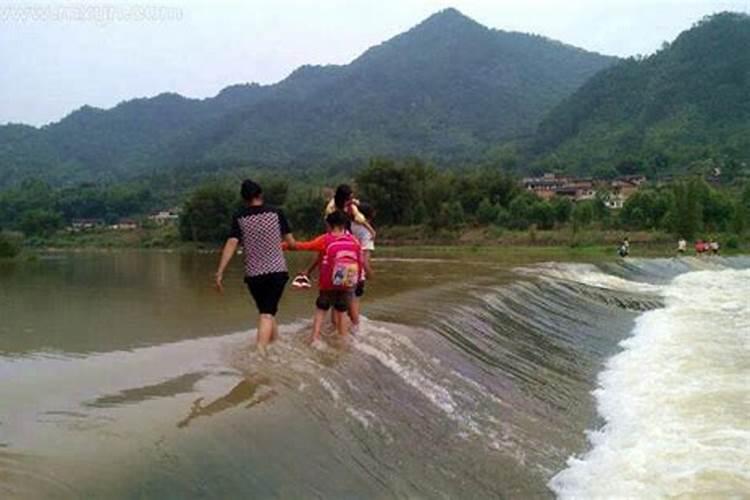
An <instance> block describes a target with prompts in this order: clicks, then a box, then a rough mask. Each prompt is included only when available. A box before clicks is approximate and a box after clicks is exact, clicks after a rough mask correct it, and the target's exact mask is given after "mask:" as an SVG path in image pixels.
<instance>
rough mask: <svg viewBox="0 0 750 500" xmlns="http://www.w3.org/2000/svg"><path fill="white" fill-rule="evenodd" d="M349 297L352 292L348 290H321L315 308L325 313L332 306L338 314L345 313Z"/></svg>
mask: <svg viewBox="0 0 750 500" xmlns="http://www.w3.org/2000/svg"><path fill="white" fill-rule="evenodd" d="M351 296H352V292H351V291H349V290H321V291H320V295H318V300H316V301H315V307H317V308H318V309H321V310H323V311H327V310H329V309H330V308H331V306H333V308H334V309H335V310H337V311H339V312H346V311H348V310H349V301H350V300H351Z"/></svg>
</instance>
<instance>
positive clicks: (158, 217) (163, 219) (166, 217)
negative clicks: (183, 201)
mask: <svg viewBox="0 0 750 500" xmlns="http://www.w3.org/2000/svg"><path fill="white" fill-rule="evenodd" d="M148 218H149V220H150V221H153V222H155V223H156V224H158V225H160V226H163V225H165V224H176V223H177V221H178V220H179V218H180V210H179V209H178V208H170V209H169V210H161V211H159V212H155V213H153V214H151V215H149V216H148Z"/></svg>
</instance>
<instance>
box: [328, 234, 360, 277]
mask: <svg viewBox="0 0 750 500" xmlns="http://www.w3.org/2000/svg"><path fill="white" fill-rule="evenodd" d="M361 256H362V250H361V249H360V246H359V243H358V242H357V240H356V238H354V236H352V235H351V234H344V235H341V236H334V235H332V234H329V235H327V236H326V251H325V255H324V256H323V262H322V263H321V267H320V280H321V289H325V290H352V289H354V287H355V286H357V282H358V281H359V278H360V268H361Z"/></svg>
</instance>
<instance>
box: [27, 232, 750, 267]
mask: <svg viewBox="0 0 750 500" xmlns="http://www.w3.org/2000/svg"><path fill="white" fill-rule="evenodd" d="M625 236H627V237H628V238H629V240H630V242H631V247H632V249H631V252H632V253H631V255H633V256H642V257H659V256H671V255H674V252H675V248H676V239H675V237H674V236H672V235H670V234H668V233H665V232H663V231H633V232H626V231H621V230H604V229H586V230H580V231H576V232H573V231H572V229H571V228H561V229H553V230H536V229H534V228H532V229H529V230H524V231H520V230H508V229H502V228H498V227H492V226H490V227H466V228H462V229H455V230H439V231H434V230H431V229H429V228H428V227H426V226H396V227H383V228H379V229H378V237H377V246H378V254H379V255H392V254H397V253H399V252H401V251H403V250H404V249H406V248H408V249H409V250H410V251H411V250H414V251H417V252H420V253H424V254H425V255H441V254H448V253H450V254H451V255H452V256H454V257H455V256H456V255H467V256H468V255H476V254H482V255H489V256H491V255H493V254H497V255H498V256H502V257H503V258H505V257H507V255H509V254H510V255H513V254H519V255H520V254H526V255H534V256H537V257H539V258H544V257H548V258H549V259H552V260H563V259H573V260H581V259H592V258H604V257H610V256H612V255H614V254H615V251H616V248H617V246H618V245H619V243H620V241H622V238H623V237H625ZM710 236H711V237H715V238H717V240H718V241H719V242H720V243H721V244H722V254H730V255H732V254H740V253H747V252H749V251H750V241H748V238H747V237H744V238H739V237H737V236H736V235H732V234H718V235H710ZM297 237H298V238H299V239H306V238H307V237H308V235H299V234H298V235H297ZM705 237H709V235H706V236H705ZM220 247H221V243H201V242H190V241H183V240H182V239H181V238H180V235H179V232H178V231H177V228H176V227H175V226H159V227H150V228H137V229H133V230H128V231H116V230H107V229H96V230H88V231H80V232H62V231H61V232H58V233H56V234H55V235H53V236H51V237H48V238H30V239H27V240H25V241H24V244H23V249H24V253H26V254H32V255H33V254H35V253H37V252H39V251H68V250H70V251H77V250H117V249H123V250H134V249H146V250H172V251H181V252H206V251H208V252H215V251H218V250H219V249H220ZM457 250H458V251H457ZM690 253H692V251H691V252H690ZM534 260H538V259H534Z"/></svg>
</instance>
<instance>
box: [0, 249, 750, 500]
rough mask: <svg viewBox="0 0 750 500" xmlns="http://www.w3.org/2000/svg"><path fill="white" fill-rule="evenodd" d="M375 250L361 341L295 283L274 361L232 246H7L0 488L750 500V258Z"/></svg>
mask: <svg viewBox="0 0 750 500" xmlns="http://www.w3.org/2000/svg"><path fill="white" fill-rule="evenodd" d="M385 255H387V256H381V257H379V258H378V259H376V261H375V268H376V271H377V276H376V279H375V280H373V281H372V282H371V283H369V284H368V291H367V295H366V299H365V301H364V304H363V312H364V315H365V316H366V319H365V320H364V322H363V325H362V328H361V331H360V332H359V333H358V335H357V336H356V338H354V339H353V341H352V342H351V343H350V345H348V346H340V345H337V344H336V342H335V339H333V338H328V342H327V343H326V347H324V348H320V349H314V348H310V347H309V346H308V345H307V344H306V343H305V338H306V337H307V335H308V334H309V330H310V318H311V316H312V312H313V310H312V308H313V303H314V298H315V294H314V292H311V291H308V292H299V291H292V290H289V291H288V292H287V293H286V294H285V297H284V299H283V302H282V305H281V313H280V316H279V320H280V323H281V324H282V328H281V340H280V341H279V342H278V343H277V345H275V346H274V348H273V349H272V354H271V356H270V357H269V358H268V359H266V360H261V359H258V358H257V357H256V355H255V353H254V352H253V350H252V349H251V348H250V346H251V345H252V343H253V336H254V332H253V323H254V321H255V313H254V310H253V308H252V306H251V304H250V298H249V295H248V294H247V291H246V290H245V289H244V286H243V284H242V282H241V276H240V272H241V269H240V266H239V263H238V262H235V264H237V265H236V266H234V265H233V266H232V267H231V269H230V270H229V272H228V274H227V276H226V279H225V281H226V283H227V291H226V293H225V295H224V296H219V295H218V294H216V292H215V291H214V290H213V289H212V287H211V276H212V272H213V270H214V268H215V265H216V260H217V255H215V254H182V253H167V252H114V253H56V254H51V255H46V256H43V257H42V258H40V259H38V260H35V261H28V262H26V261H14V262H9V261H5V262H0V497H2V498H24V499H25V498H132V497H139V498H243V497H244V498H248V497H252V498H261V497H262V498H300V497H304V498H311V497H321V498H353V497H356V498H393V497H409V498H413V497H419V498H498V497H500V498H507V497H513V498H550V497H554V496H559V497H563V498H605V497H606V498H611V497H623V496H628V497H648V498H654V497H672V496H681V497H688V498H690V497H693V498H706V497H712V496H722V497H723V496H733V497H743V496H748V495H750V420H749V419H747V415H748V414H750V384H748V380H750V298H749V296H750V271H749V270H748V268H750V259H748V258H745V257H732V258H718V257H716V258H705V259H695V258H684V259H643V260H639V259H632V260H628V261H627V262H622V261H616V260H615V259H612V260H611V261H608V262H599V263H596V264H587V263H549V262H536V261H535V259H533V258H527V259H523V258H517V257H516V258H512V259H511V258H507V259H497V258H492V259H490V258H486V257H483V256H482V255H476V256H467V254H466V253H461V254H460V255H459V254H456V255H452V254H451V253H450V252H448V253H446V254H445V255H442V256H441V257H439V258H436V257H425V256H422V255H415V254H413V253H410V252H409V251H404V252H402V253H398V252H388V253H387V254H385ZM307 260H309V256H304V255H295V256H293V257H292V258H291V261H290V262H291V266H290V267H291V268H292V269H299V268H301V267H303V266H304V265H305V264H306V261H307Z"/></svg>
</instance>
